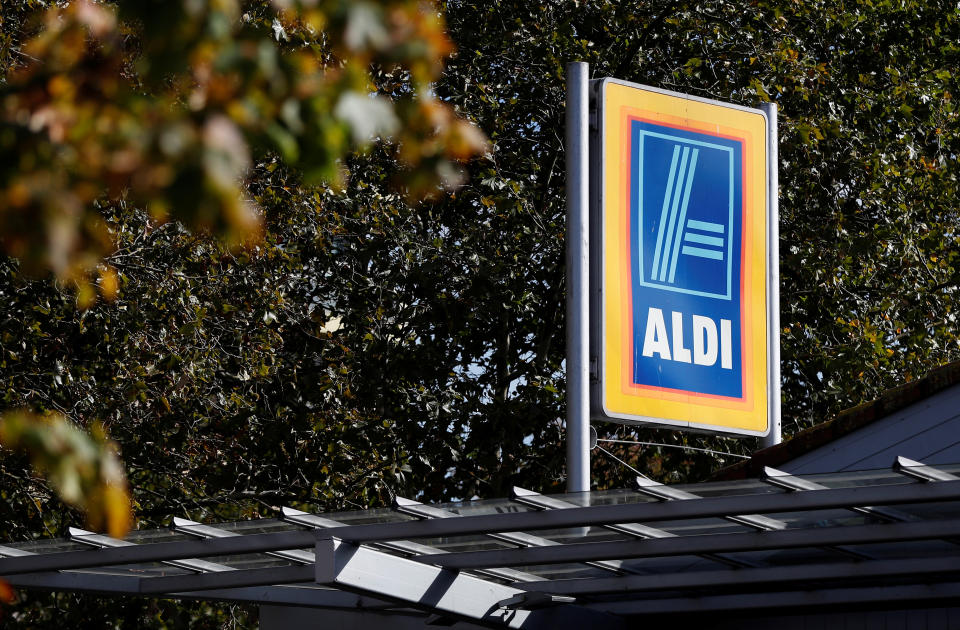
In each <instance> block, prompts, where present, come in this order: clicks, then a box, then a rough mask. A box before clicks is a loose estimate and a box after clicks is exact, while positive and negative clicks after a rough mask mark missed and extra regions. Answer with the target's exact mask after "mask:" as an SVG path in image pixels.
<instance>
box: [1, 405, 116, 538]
mask: <svg viewBox="0 0 960 630" xmlns="http://www.w3.org/2000/svg"><path fill="white" fill-rule="evenodd" d="M92 433H93V439H92V440H91V439H90V438H89V437H88V435H87V434H86V433H84V432H83V431H82V430H80V429H79V428H77V427H76V426H74V425H73V424H71V423H70V421H69V420H67V419H66V418H65V417H63V416H62V415H60V414H56V413H54V414H50V415H47V416H37V415H35V414H31V413H27V412H23V411H15V412H8V413H6V414H4V415H3V416H2V417H0V445H3V446H5V447H7V448H11V449H21V450H24V451H26V452H27V453H28V454H29V455H30V459H31V463H32V464H33V467H34V469H36V470H37V471H39V472H40V473H41V474H42V475H43V476H44V477H46V479H47V480H48V481H49V482H50V483H51V485H53V487H54V488H55V489H56V490H57V493H58V494H59V495H60V498H61V499H63V500H64V501H65V502H67V503H69V504H71V505H75V506H77V507H79V508H81V509H83V510H84V512H86V514H87V520H88V522H89V525H90V526H91V527H93V528H95V529H98V530H99V529H103V530H106V531H107V533H108V534H109V535H111V536H114V537H116V538H123V537H124V536H125V535H126V534H127V532H128V531H129V529H130V495H129V493H128V491H127V480H126V475H125V474H124V471H123V464H122V463H121V462H120V460H119V459H118V458H117V456H116V453H115V452H114V450H113V448H112V445H109V446H108V445H106V444H105V442H106V435H105V434H104V433H103V430H102V429H101V427H100V426H99V425H96V424H94V425H93V427H92Z"/></svg>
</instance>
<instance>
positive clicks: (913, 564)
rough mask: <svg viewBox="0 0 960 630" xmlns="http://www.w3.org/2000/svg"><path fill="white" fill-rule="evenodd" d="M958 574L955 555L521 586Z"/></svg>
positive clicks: (565, 588)
mask: <svg viewBox="0 0 960 630" xmlns="http://www.w3.org/2000/svg"><path fill="white" fill-rule="evenodd" d="M950 574H954V575H958V574H960V558H958V557H957V556H948V557H943V556H939V557H932V558H908V559H903V558H900V559H896V560H876V561H872V562H859V561H858V562H828V563H822V564H807V565H793V566H777V567H761V568H754V569H741V570H737V571H729V570H727V571H696V572H692V571H685V572H680V573H666V574H658V575H642V576H641V575H628V576H624V577H619V578H593V579H591V580H583V579H565V580H541V581H539V582H531V583H529V584H524V585H522V587H521V588H524V589H528V590H531V591H539V592H544V593H554V594H558V595H576V596H586V595H605V594H610V593H618V594H623V593H643V592H656V591H669V590H681V589H682V590H686V589H709V590H710V592H715V590H716V589H718V588H722V589H724V590H737V589H746V590H749V589H752V588H755V587H756V586H758V585H760V586H763V587H764V591H765V592H766V591H768V590H773V589H774V588H776V587H783V586H784V585H789V584H793V583H806V582H813V581H826V580H831V581H832V580H836V581H843V583H844V586H852V585H854V584H856V582H855V580H856V581H866V580H879V579H883V578H891V577H892V578H897V579H898V581H906V582H909V581H915V582H927V581H929V580H930V577H931V576H933V575H936V576H941V577H942V576H945V575H950Z"/></svg>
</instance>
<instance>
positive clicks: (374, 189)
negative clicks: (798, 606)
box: [0, 1, 960, 627]
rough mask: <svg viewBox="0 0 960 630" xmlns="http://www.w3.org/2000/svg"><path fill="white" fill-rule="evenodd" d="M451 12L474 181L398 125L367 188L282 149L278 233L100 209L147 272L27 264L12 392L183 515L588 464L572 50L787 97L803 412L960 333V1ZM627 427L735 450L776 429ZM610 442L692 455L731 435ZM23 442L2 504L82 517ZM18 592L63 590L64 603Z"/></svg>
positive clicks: (365, 181) (262, 198)
mask: <svg viewBox="0 0 960 630" xmlns="http://www.w3.org/2000/svg"><path fill="white" fill-rule="evenodd" d="M444 8H445V15H446V22H447V24H448V28H449V37H450V39H451V40H452V42H453V43H454V44H455V45H456V48H457V52H456V54H455V56H453V57H452V58H451V59H450V60H449V61H448V63H447V66H446V70H445V71H444V73H443V74H442V75H440V76H438V77H437V79H436V81H435V82H434V83H433V85H432V87H431V90H432V93H433V94H434V95H435V97H436V98H437V99H438V100H439V101H440V102H443V103H446V104H448V105H449V106H450V107H452V108H455V110H456V111H457V112H458V114H459V115H461V116H464V117H465V118H467V119H469V120H471V121H474V122H475V123H476V124H477V126H478V127H479V128H480V129H482V130H483V131H484V132H485V133H486V134H487V136H488V137H489V139H490V143H491V148H490V153H489V155H488V156H486V157H484V158H482V159H479V160H476V161H474V162H471V163H469V164H468V165H467V166H466V167H465V168H466V175H467V179H466V180H465V183H464V185H463V186H462V187H461V188H459V189H458V190H456V191H455V192H453V193H450V194H447V195H438V196H437V199H436V200H435V201H433V202H431V203H428V204H419V205H418V204H415V203H412V202H408V201H406V200H405V199H404V197H403V196H401V195H398V194H397V192H396V189H395V188H394V184H395V182H396V180H397V178H398V177H400V178H402V177H403V175H398V173H399V172H401V171H398V164H397V157H398V156H397V152H396V149H395V148H391V147H390V146H389V145H386V144H379V143H378V144H374V145H372V146H371V147H370V149H369V150H368V151H367V152H365V153H362V154H359V155H354V156H351V157H349V158H347V159H346V160H345V161H344V162H343V165H344V169H345V172H347V173H348V174H349V175H348V176H347V177H345V178H344V181H345V190H344V191H343V192H337V191H336V190H335V189H334V188H333V187H330V186H322V185H320V186H315V185H311V184H309V183H308V182H307V181H306V180H305V179H304V177H305V176H304V175H303V173H302V172H301V171H299V170H298V169H297V168H296V167H293V166H291V165H290V164H289V163H288V162H286V161H283V160H282V159H280V156H279V155H266V156H264V157H263V158H262V159H259V160H254V161H253V168H252V170H251V171H250V173H249V175H248V177H247V188H246V190H247V191H248V194H249V196H250V199H252V200H253V201H255V202H256V204H257V205H258V207H260V208H261V209H262V221H263V228H262V230H263V238H262V240H261V241H260V243H259V245H258V247H259V249H256V250H250V251H247V252H242V251H241V252H233V253H231V251H230V250H229V249H227V248H224V247H221V246H220V245H217V244H216V243H213V242H211V241H210V240H208V239H206V238H203V237H202V236H200V235H197V234H196V233H194V232H191V231H188V230H187V229H185V228H184V227H183V226H182V225H181V224H179V223H177V222H168V223H167V224H165V225H164V226H162V227H157V226H155V225H154V224H153V223H152V222H151V218H150V214H149V209H148V208H145V207H140V206H138V205H137V204H134V203H132V202H130V201H127V200H123V199H121V200H119V201H114V202H111V203H106V204H104V205H103V206H102V213H103V217H104V221H105V222H106V223H107V224H108V225H111V226H112V229H113V230H114V234H115V235H116V236H115V239H116V242H117V249H116V252H115V253H113V254H112V255H110V256H108V257H107V258H106V263H107V264H109V265H111V266H112V267H113V268H114V269H115V270H116V274H117V279H118V287H119V288H118V295H117V298H116V300H115V301H114V302H106V301H102V300H101V301H100V302H98V303H97V304H95V305H93V306H91V307H90V308H88V309H86V310H84V311H78V310H76V308H75V306H74V304H75V299H74V297H73V295H72V294H70V293H69V292H63V291H61V290H59V289H58V288H56V287H54V286H51V285H50V284H49V283H47V282H45V281H37V280H25V279H23V278H22V277H21V276H20V272H19V271H18V263H16V262H13V261H8V262H7V263H6V264H7V266H6V267H5V268H4V269H5V271H4V275H3V276H2V278H0V282H2V283H3V289H2V290H3V291H4V295H5V297H6V296H10V298H11V299H10V302H9V304H10V306H8V307H5V308H6V309H8V312H9V313H10V314H11V315H10V317H9V318H8V321H7V323H6V324H5V326H8V327H9V334H10V335H11V337H12V338H14V339H17V340H18V341H19V340H20V339H22V340H23V341H24V342H25V343H26V347H27V349H24V350H21V351H18V357H19V358H18V359H17V361H16V362H13V361H12V360H11V359H9V358H8V363H7V365H6V366H5V367H4V366H0V377H2V378H3V379H4V384H5V388H6V391H7V396H8V404H16V405H39V406H44V407H50V408H57V407H58V406H59V407H64V408H65V409H69V410H71V416H72V417H76V418H79V419H81V420H85V419H87V418H94V417H96V418H100V419H102V420H103V421H104V423H105V425H106V426H107V429H108V430H109V432H110V434H111V436H113V437H114V438H115V439H116V440H117V442H118V444H120V446H121V449H122V456H123V459H124V461H125V462H126V463H127V465H128V466H129V471H130V472H129V476H130V479H131V486H132V491H133V496H134V498H135V501H136V511H135V513H136V516H137V518H138V519H139V523H140V524H141V525H142V526H148V525H154V524H159V523H162V522H163V519H164V518H166V517H168V516H169V515H171V514H185V515H188V516H190V517H192V518H194V519H198V520H205V519H213V520H224V519H231V518H248V517H255V516H269V515H272V514H273V513H274V512H273V509H272V508H273V507H276V506H278V505H281V504H284V503H290V504H293V505H294V506H298V507H302V508H307V509H313V510H334V509H343V508H350V507H368V506H376V505H383V504H384V503H386V502H387V501H388V500H389V498H390V497H391V495H393V494H401V495H406V496H412V497H415V498H420V499H422V500H427V501H438V500H451V499H456V498H471V497H473V496H480V497H496V496H504V495H505V494H506V492H507V490H508V488H509V486H510V485H511V484H518V485H523V486H526V487H530V488H532V489H536V490H544V491H550V490H553V491H556V490H558V489H559V488H560V487H561V483H562V478H563V470H562V462H563V441H562V429H561V426H560V423H559V420H558V419H559V418H562V417H563V399H562V391H563V368H562V359H563V353H564V347H563V346H564V342H563V339H564V333H563V315H562V313H563V295H564V291H563V284H562V283H563V280H562V278H563V269H562V262H561V261H562V260H563V212H564V211H563V208H564V205H563V193H564V190H563V177H562V172H563V170H562V169H563V155H562V148H563V147H562V137H563V134H562V120H563V116H562V114H563V78H562V77H563V67H564V64H565V63H566V62H567V61H569V60H574V59H580V60H584V61H588V62H590V63H591V66H592V68H593V73H594V76H617V77H619V78H623V79H626V80H631V81H636V82H641V83H646V84H650V85H656V86H660V87H664V88H668V89H673V90H677V91H684V92H691V93H695V94H699V95H704V96H710V97H713V98H721V99H724V100H730V101H733V102H737V103H741V104H745V105H751V106H755V105H757V104H759V103H760V102H762V101H764V100H771V99H772V100H776V101H777V102H778V104H779V105H780V116H781V117H780V128H781V143H780V154H781V159H782V168H781V215H782V222H781V247H780V250H781V254H782V260H781V279H782V289H781V292H782V299H783V307H782V324H783V329H784V330H783V333H782V343H783V351H782V353H783V359H784V368H783V378H784V402H783V409H784V415H785V421H786V426H785V429H786V433H787V434H788V435H789V434H791V433H793V432H795V431H797V430H798V429H800V428H803V427H805V426H809V425H811V424H814V423H816V422H818V421H821V420H823V419H826V418H827V417H828V416H829V415H830V414H832V413H835V412H836V411H838V410H840V409H843V408H845V407H848V406H850V405H852V404H855V403H857V402H860V401H862V400H866V399H870V398H872V397H874V396H875V395H876V394H877V393H879V392H880V391H882V390H883V389H885V388H887V387H890V386H892V385H894V384H896V383H898V382H899V381H900V380H901V379H903V378H908V377H910V376H920V375H921V374H922V373H924V372H925V371H926V370H927V369H929V368H930V367H933V366H935V365H938V364H941V363H943V362H946V361H950V360H954V359H956V358H957V345H956V338H955V334H956V327H955V325H954V324H953V320H952V319H951V317H952V313H953V311H954V308H955V303H954V299H955V297H954V296H955V290H954V286H955V284H954V283H955V282H956V263H955V257H956V256H955V254H954V253H953V250H955V249H956V246H955V245H956V238H957V236H956V229H955V226H956V217H955V216H954V214H955V211H956V208H955V205H956V204H955V201H954V200H955V198H956V196H957V194H956V193H957V190H956V186H957V182H956V167H955V166H954V156H955V155H956V154H957V147H958V133H960V128H958V126H957V124H956V120H955V117H956V113H955V108H954V105H953V94H956V93H957V92H956V86H955V82H956V79H955V78H954V77H953V75H952V73H945V72H944V70H945V69H950V68H953V67H956V65H957V46H956V42H957V41H960V38H958V35H960V32H958V31H960V25H958V23H957V22H958V20H957V15H956V11H955V9H953V8H950V7H946V6H945V5H940V4H938V3H934V2H929V3H928V2H914V3H908V4H907V5H904V6H894V5H892V4H889V3H884V2H874V3H866V2H864V3H862V4H854V5H849V6H837V5H835V4H827V3H814V4H809V3H808V4H802V5H798V4H796V3H787V2H779V1H778V2H758V3H756V4H749V5H746V6H744V5H742V4H740V3H728V2H721V1H717V2H709V3H706V4H704V3H702V2H699V3H690V2H682V1H681V2H673V3H668V4H662V3H650V4H647V3H636V4H634V5H625V4H623V3H607V2H585V3H576V4H574V3H566V2H559V1H558V2H540V3H526V2H509V1H501V2H489V3H465V2H456V3H454V2H449V3H447V4H446V5H445V7H444ZM267 26H269V27H270V29H271V30H270V32H271V34H272V22H271V23H270V24H267V23H262V24H261V28H266V27H267ZM901 42H910V43H909V44H903V43H901ZM871 73H873V74H871ZM861 75H862V76H861ZM371 77H372V79H373V81H374V82H375V84H376V85H377V86H378V88H379V90H380V91H381V93H383V94H384V95H387V94H393V92H392V91H397V92H398V94H402V93H404V91H405V90H406V88H405V87H404V84H403V82H397V81H396V77H395V76H394V75H393V74H391V73H390V72H387V71H381V70H379V69H377V68H376V67H374V70H373V71H372V74H371ZM938 129H939V131H937V130H938ZM901 204H902V205H901ZM934 258H935V260H934ZM36 307H39V308H36ZM45 311H46V312H45ZM885 316H886V317H889V320H888V319H886V317H885ZM64 349H69V350H70V352H71V353H70V354H67V355H66V359H64V358H63V357H64V355H65V353H64ZM57 360H60V361H61V367H59V368H58V367H57V363H56V362H57ZM58 370H59V371H58ZM57 375H59V377H60V383H57V381H56V379H55V378H54V377H55V376H57ZM25 383H31V385H26V384H25ZM120 394H122V395H120ZM168 406H169V409H168ZM600 429H601V432H604V431H605V430H607V429H609V430H608V431H606V433H605V434H604V435H602V436H601V437H614V436H617V437H620V438H623V439H626V440H633V441H648V442H659V443H666V444H670V445H677V446H690V445H693V446H698V447H705V448H711V449H714V450H720V451H733V452H736V453H746V452H749V451H750V450H752V448H754V446H755V444H754V443H753V442H752V441H750V440H739V441H734V440H720V439H717V438H704V437H697V436H692V435H684V434H677V433H672V432H666V431H655V430H643V431H634V430H629V431H628V430H626V429H622V428H621V429H619V430H617V428H616V427H606V426H605V425H601V426H600ZM604 446H606V447H607V448H608V449H609V450H610V451H611V452H613V453H614V454H615V455H617V456H618V457H621V458H622V459H625V460H626V461H628V462H629V463H630V464H631V465H633V466H635V467H637V468H639V469H640V470H642V471H643V472H644V473H645V474H649V475H651V476H655V477H656V478H658V479H661V480H666V481H676V480H684V479H697V478H699V477H702V476H703V475H705V474H707V473H708V472H709V471H711V470H713V469H715V468H716V467H717V466H719V465H722V463H723V462H724V461H727V462H729V461H730V460H729V458H719V459H718V458H716V457H711V456H706V455H700V454H697V453H695V452H685V451H682V450H679V449H671V448H665V447H664V448H659V447H634V446H630V445H617V446H613V445H610V444H604ZM0 465H2V466H3V471H4V478H5V479H7V480H8V482H5V483H6V485H4V486H3V489H4V490H3V491H4V492H6V494H5V495H3V502H2V505H0V509H2V510H4V513H3V516H2V517H0V518H2V519H4V521H5V522H15V523H18V524H19V529H17V530H15V533H14V534H13V535H15V536H18V537H21V538H22V537H27V536H29V535H31V534H35V533H36V532H38V531H42V530H43V527H44V523H46V524H47V526H48V527H50V528H52V529H54V530H55V529H56V527H58V526H59V523H60V517H61V515H60V514H59V513H58V512H59V511H58V510H56V509H45V512H44V513H43V514H42V515H41V514H37V513H36V511H35V508H31V507H29V505H30V502H29V497H28V496H26V493H27V492H30V493H32V494H33V495H34V496H35V497H37V496H41V495H40V493H44V492H46V490H45V489H44V487H43V486H42V485H41V484H39V482H35V481H34V480H33V479H32V478H30V479H28V477H29V473H28V468H27V466H26V464H25V462H24V461H22V460H16V459H13V458H5V459H4V460H2V461H0ZM594 465H595V468H594V481H595V483H596V484H597V486H598V487H613V486H624V485H626V484H625V480H626V479H627V478H628V477H629V476H630V475H631V474H632V473H631V472H630V471H628V470H627V469H625V468H623V467H622V466H620V465H619V464H615V463H612V462H611V460H609V459H607V458H606V457H605V456H599V455H595V458H594ZM25 479H26V480H28V481H30V483H25V482H24V480H25ZM42 503H43V502H42V501H41V504H42ZM31 597H34V596H31ZM36 601H38V602H41V603H45V602H46V601H47V600H42V599H38V600H36ZM83 606H92V604H90V603H89V602H87V603H83V602H80V603H72V604H71V606H70V607H68V610H69V611H73V612H66V613H63V614H65V615H71V614H76V615H77V616H78V618H79V616H80V615H81V614H82V611H83V608H82V607H83ZM155 606H160V604H153V603H132V602H127V603H124V604H123V605H122V607H121V606H120V605H117V608H116V609H114V610H115V611H116V617H119V616H121V615H124V614H129V615H130V616H131V618H136V619H138V620H139V621H140V623H142V624H143V625H153V626H154V627H162V624H163V622H162V621H157V620H155V619H152V618H151V619H149V620H148V617H150V616H151V615H152V614H153V613H151V612H149V611H150V610H156V609H155V608H151V607H155ZM18 610H23V611H25V612H24V613H23V614H24V615H35V616H36V618H42V616H43V615H44V614H48V613H46V612H45V611H44V610H43V607H42V606H41V605H39V604H38V605H37V606H35V607H33V608H31V607H29V606H26V605H24V606H22V607H21V608H18ZM170 610H171V609H169V608H164V609H163V613H162V614H164V615H169V614H172V613H171V612H170ZM180 610H186V611H188V613H189V611H196V610H197V609H194V608H189V607H184V608H182V609H180ZM189 614H192V613H189ZM221 614H224V615H225V614H226V613H221ZM27 618H30V617H27Z"/></svg>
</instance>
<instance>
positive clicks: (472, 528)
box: [0, 481, 960, 575]
mask: <svg viewBox="0 0 960 630" xmlns="http://www.w3.org/2000/svg"><path fill="white" fill-rule="evenodd" d="M957 499H960V481H944V482H941V483H930V484H908V485H903V486H876V487H855V488H838V489H832V490H818V491H816V492H803V493H794V494H761V495H746V496H732V497H709V498H703V499H700V500H697V501H675V502H671V503H639V504H637V503H634V504H619V505H597V506H592V507H585V508H571V509H569V510H551V511H548V512H521V513H508V514H485V515H478V516H463V517H460V518H455V519H442V520H429V521H409V522H404V523H372V524H366V525H347V526H341V527H336V528H331V529H329V530H327V531H326V532H325V533H328V534H330V535H333V536H337V537H341V538H343V539H345V540H351V541H357V542H382V541H389V540H400V539H409V538H427V537H442V536H455V535H462V534H476V533H489V532H496V531H517V530H536V529H559V528H564V527H585V526H590V525H608V524H616V523H627V522H635V521H639V522H648V521H657V520H682V519H687V518H706V517H712V516H725V515H728V514H752V513H756V512H759V513H769V512H799V511H804V510H817V509H830V508H844V507H850V506H856V505H875V504H888V505H889V504H908V503H910V504H915V503H925V502H932V501H950V500H957ZM921 524H923V523H921ZM927 524H928V525H931V526H933V525H934V523H927ZM898 525H899V524H897V523H891V524H886V525H883V526H884V527H896V526H898ZM837 529H840V528H837ZM843 529H847V528H843ZM789 531H790V530H787V532H789ZM820 531H829V530H820ZM787 532H763V535H764V536H774V535H779V534H783V533H787ZM751 534H753V533H751ZM955 534H956V530H955V531H954V532H951V535H955ZM742 535H744V534H726V535H724V536H717V537H715V538H729V537H730V536H742ZM754 535H755V534H754ZM315 537H316V533H315V532H314V531H291V532H276V533H269V534H248V535H245V536H238V537H233V538H219V539H209V540H182V541H175V542H162V543H150V544H142V545H136V546H134V547H120V548H114V549H101V550H99V551H97V552H91V551H67V552H55V553H45V554H37V555H36V556H27V557H20V558H0V575H13V574H17V573H35V572H39V571H50V570H59V569H78V568H87V567H97V566H108V565H118V564H128V563H135V562H152V561H162V560H175V559H177V558H183V557H184V556H189V557H206V556H216V555H229V554H237V553H239V554H243V553H257V552H262V551H279V550H284V549H301V548H304V547H309V546H310V545H312V544H313V542H314V540H315ZM673 540H674V539H662V540H646V541H628V543H631V542H632V543H636V542H641V543H642V544H644V545H652V544H654V543H657V544H659V543H661V542H671V541H673ZM676 540H682V541H686V540H688V538H687V537H683V538H678V539H676ZM591 544H594V545H601V544H607V543H591ZM821 544H822V543H821ZM566 546H569V545H564V547H566ZM813 546H816V543H814V545H813ZM508 551H514V552H516V551H529V550H522V549H521V550H508ZM705 551H706V552H711V551H717V550H709V549H708V550H705ZM444 555H445V556H446V555H449V554H444ZM610 557H626V556H620V555H614V556H610ZM510 564H512V563H504V562H500V563H496V564H493V565H490V566H504V565H506V566H509V565H510Z"/></svg>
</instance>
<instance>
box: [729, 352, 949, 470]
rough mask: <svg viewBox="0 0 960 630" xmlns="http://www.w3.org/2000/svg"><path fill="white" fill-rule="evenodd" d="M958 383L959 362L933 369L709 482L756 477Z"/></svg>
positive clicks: (758, 453) (737, 465)
mask: <svg viewBox="0 0 960 630" xmlns="http://www.w3.org/2000/svg"><path fill="white" fill-rule="evenodd" d="M957 384H960V361H957V362H954V363H948V364H947V365H944V366H941V367H939V368H937V369H935V370H932V371H930V372H929V373H927V375H926V376H924V377H923V378H921V379H917V380H916V381H913V382H912V383H906V384H905V385H901V386H900V387H897V388H894V389H890V390H887V391H885V392H884V393H883V394H882V395H881V396H880V398H877V399H876V400H874V401H871V402H868V403H863V404H862V405H858V406H856V407H853V408H851V409H846V410H844V411H841V412H840V413H838V414H837V415H836V416H834V417H833V418H831V419H830V420H827V421H826V422H822V423H820V424H818V425H816V426H813V427H810V428H809V429H804V430H803V431H801V432H800V433H797V434H796V435H794V436H793V437H792V438H790V439H789V440H786V441H784V442H781V443H780V444H777V445H776V446H771V447H769V448H765V449H762V450H759V451H757V452H755V453H754V454H753V456H752V457H751V458H750V459H745V460H743V461H741V462H738V463H736V464H733V465H732V466H727V467H726V468H721V469H720V470H718V471H717V472H716V473H714V474H713V475H712V476H711V480H716V481H724V480H734V479H749V478H756V477H757V476H758V475H759V474H760V472H761V471H762V470H763V467H764V466H771V467H773V468H776V467H777V466H780V465H782V464H784V463H786V462H788V461H790V460H792V459H795V458H797V457H799V456H801V455H803V454H805V453H808V452H810V451H812V450H814V449H816V448H819V447H821V446H823V445H825V444H828V443H829V442H832V441H833V440H836V439H837V438H840V437H843V436H844V435H847V434H848V433H853V432H854V431H856V430H858V429H860V428H863V427H865V426H867V425H868V424H870V423H872V422H875V421H877V420H880V419H881V418H885V417H887V416H889V415H891V414H893V413H896V412H897V411H900V410H902V409H905V408H906V407H909V406H910V405H912V404H914V403H917V402H920V401H922V400H924V399H925V398H929V397H930V396H932V395H933V394H936V393H937V392H940V391H943V390H945V389H947V388H949V387H952V386H954V385H957Z"/></svg>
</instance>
